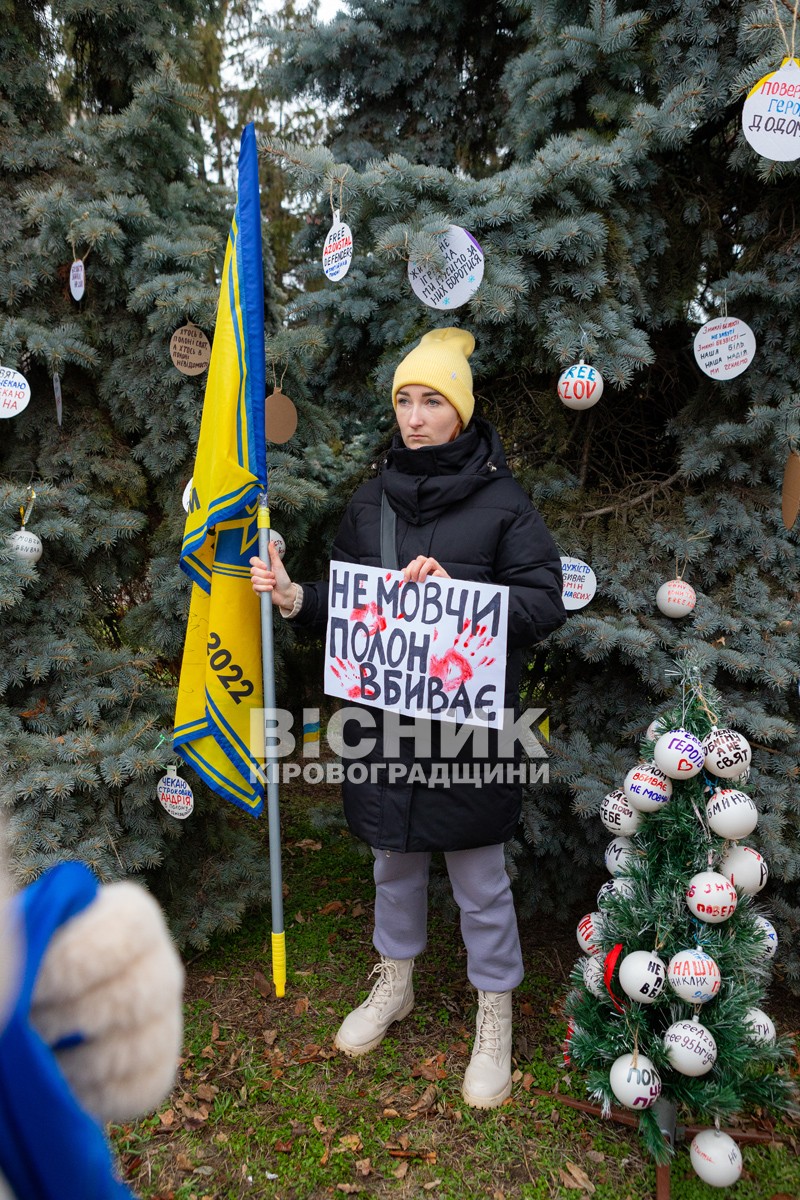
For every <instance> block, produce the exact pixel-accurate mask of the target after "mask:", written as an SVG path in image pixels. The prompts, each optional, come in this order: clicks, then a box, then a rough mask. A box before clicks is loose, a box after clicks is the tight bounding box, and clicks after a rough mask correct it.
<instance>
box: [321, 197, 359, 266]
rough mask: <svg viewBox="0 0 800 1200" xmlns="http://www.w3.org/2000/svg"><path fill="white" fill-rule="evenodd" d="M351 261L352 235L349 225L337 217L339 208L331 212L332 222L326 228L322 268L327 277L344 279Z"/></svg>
mask: <svg viewBox="0 0 800 1200" xmlns="http://www.w3.org/2000/svg"><path fill="white" fill-rule="evenodd" d="M352 261H353V235H352V233H351V232H350V226H349V225H348V224H346V222H345V221H342V220H341V219H340V217H339V209H338V208H337V209H335V211H334V214H333V224H332V225H331V227H330V229H329V230H328V236H327V237H326V238H325V245H324V246H323V247H322V269H323V271H324V272H325V274H326V276H327V277H328V279H332V280H334V281H335V280H337V279H344V277H345V275H346V274H347V272H348V271H349V270H350V263H351V262H352Z"/></svg>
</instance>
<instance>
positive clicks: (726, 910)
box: [686, 871, 739, 925]
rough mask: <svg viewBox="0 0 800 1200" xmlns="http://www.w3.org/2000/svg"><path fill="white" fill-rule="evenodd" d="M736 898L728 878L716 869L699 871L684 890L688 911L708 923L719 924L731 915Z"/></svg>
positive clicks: (734, 910)
mask: <svg viewBox="0 0 800 1200" xmlns="http://www.w3.org/2000/svg"><path fill="white" fill-rule="evenodd" d="M738 899H739V897H738V896H737V895H736V888H735V887H734V886H733V884H732V883H731V881H730V879H728V878H727V876H725V875H720V874H719V873H718V872H717V871H700V872H699V873H698V874H697V875H693V876H692V878H691V879H690V880H689V887H688V889H687V892H686V903H687V905H688V908H689V911H690V912H691V913H692V914H693V915H694V916H695V917H697V918H698V920H700V921H705V922H706V923H707V924H708V925H719V924H720V922H721V921H727V920H728V917H732V916H733V914H734V913H735V912H736V905H737V903H738Z"/></svg>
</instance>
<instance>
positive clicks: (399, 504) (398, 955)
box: [250, 329, 565, 1108]
mask: <svg viewBox="0 0 800 1200" xmlns="http://www.w3.org/2000/svg"><path fill="white" fill-rule="evenodd" d="M474 346H475V341H474V339H473V337H472V335H471V334H469V333H467V332H466V331H465V330H462V329H435V330H432V331H431V332H430V333H427V334H425V336H424V337H423V338H422V340H421V341H420V342H419V344H418V345H417V346H415V347H414V349H413V350H412V351H411V352H410V354H408V355H407V356H406V357H405V358H404V359H403V361H402V362H401V363H400V365H399V366H398V368H397V370H396V372H395V376H394V383H393V387H392V403H393V405H394V409H395V414H396V417H397V424H398V427H399V432H398V433H397V434H396V435H395V438H394V441H393V443H392V447H391V449H390V451H389V453H388V456H387V458H386V460H385V462H384V463H383V466H382V469H381V472H380V475H379V476H378V477H377V478H375V479H372V480H370V481H369V482H368V483H365V484H363V485H362V486H361V487H360V488H359V489H358V491H357V492H356V493H355V495H354V496H353V499H352V500H351V501H350V504H349V505H348V507H347V510H346V511H345V514H344V518H343V520H342V523H341V526H340V527H339V531H338V533H337V535H336V539H335V541H334V546H333V554H332V559H333V561H334V562H338V563H345V564H346V563H356V564H359V565H361V566H372V567H385V568H394V569H399V570H401V571H402V573H403V577H404V580H405V581H406V582H411V581H413V582H415V583H418V584H421V583H424V581H425V580H427V579H443V580H447V579H453V580H464V581H471V582H476V583H483V584H494V585H497V584H502V585H505V587H506V588H507V589H508V592H507V602H508V618H507V630H506V636H507V642H506V645H507V660H506V664H505V665H506V670H505V697H504V703H505V708H506V710H512V711H511V712H509V711H506V718H505V723H504V725H503V730H504V732H505V731H506V730H507V729H508V728H509V727H511V728H512V729H513V727H514V718H515V715H518V711H519V709H518V705H519V677H520V666H521V659H522V652H523V651H524V650H526V649H527V648H529V647H530V646H533V645H535V644H536V643H537V642H539V641H541V639H542V638H544V637H546V636H547V634H549V633H551V632H552V631H553V630H554V629H557V628H558V626H559V625H561V624H562V623H563V621H564V620H565V613H564V607H563V604H562V602H561V562H560V558H559V554H558V551H557V549H556V546H555V543H554V542H553V539H552V538H551V536H550V534H549V533H548V531H547V529H546V528H545V525H544V522H543V521H542V519H541V517H540V516H539V514H538V513H537V512H536V510H535V509H534V508H533V507H532V506H531V503H530V500H529V499H528V497H527V495H526V494H525V492H524V491H523V490H522V488H521V487H520V486H519V485H518V484H517V483H516V482H515V481H514V479H513V478H512V475H511V471H510V470H509V468H508V466H507V464H506V460H505V455H504V453H503V448H502V445H501V443H500V439H499V437H498V434H497V431H496V430H495V429H494V428H493V427H492V426H491V425H490V424H489V423H488V422H487V421H484V420H482V419H480V418H477V417H474V416H473V409H474V399H473V394H472V373H471V370H470V366H469V361H468V359H469V356H470V354H471V353H472V351H473V349H474ZM270 557H271V562H270V565H269V567H268V566H267V565H266V564H265V563H263V562H262V561H261V560H260V559H258V558H253V559H251V560H250V561H251V573H252V578H253V587H254V588H255V590H256V591H257V592H264V591H271V592H272V602H273V604H274V605H276V606H277V607H278V608H279V609H280V611H281V614H282V615H283V616H285V617H287V618H289V619H291V620H293V621H296V622H297V624H298V625H304V626H320V625H324V624H325V622H326V619H327V615H328V583H304V584H302V585H300V584H297V583H294V582H293V581H292V580H291V579H290V578H289V575H288V573H287V571H286V569H285V567H284V566H283V563H282V562H281V560H280V558H279V556H278V553H277V550H275V549H273V548H272V546H270ZM386 578H387V579H389V578H390V577H389V576H388V575H387V576H386ZM380 615H381V614H377V617H380ZM464 629H465V630H466V632H467V635H469V632H470V631H469V630H468V628H467V624H466V623H465V626H464ZM451 653H452V651H451ZM487 653H488V651H487ZM461 661H462V662H464V663H466V658H464V657H463V656H462V660H461ZM468 669H469V667H468V666H466V665H465V667H464V670H465V671H466V670H468ZM360 695H361V696H363V697H365V698H368V697H369V696H370V695H371V693H370V691H369V689H368V688H367V687H365V685H364V683H363V672H362V683H361V691H360ZM514 710H516V713H515V712H514ZM345 711H346V713H350V714H352V718H351V719H350V720H348V722H347V724H346V725H345V726H344V733H343V738H344V741H345V743H346V745H347V747H348V748H349V749H350V748H351V747H352V748H353V749H350V756H351V757H353V758H356V757H358V758H360V761H361V763H363V764H364V765H365V766H366V768H367V771H366V775H367V778H366V779H364V780H363V782H356V781H355V780H354V779H352V778H350V777H349V774H350V773H349V772H346V779H345V783H344V785H343V786H344V804H345V814H346V816H347V821H348V824H349V826H350V829H351V830H352V832H353V833H355V834H356V835H357V836H358V837H360V838H363V839H364V840H365V841H366V842H367V843H368V844H369V845H370V846H371V847H372V849H373V854H374V856H375V888H376V892H375V933H374V938H373V941H374V944H375V947H376V949H377V950H378V952H379V954H380V956H381V958H380V962H379V964H378V965H377V966H376V967H375V969H374V973H376V974H377V975H378V980H377V983H376V984H375V986H374V987H373V989H372V991H371V992H370V994H369V996H368V997H367V999H366V1000H365V1001H364V1003H363V1004H361V1005H360V1006H359V1007H358V1008H356V1009H354V1011H353V1012H351V1013H350V1014H349V1015H348V1016H347V1017H346V1018H345V1020H344V1022H343V1024H342V1026H341V1027H340V1029H339V1031H338V1033H337V1035H336V1044H337V1046H338V1047H339V1049H340V1050H342V1051H343V1052H344V1053H345V1054H349V1055H351V1056H355V1055H360V1054H365V1053H366V1052H367V1051H369V1050H372V1049H374V1047H375V1046H377V1045H378V1044H379V1043H380V1042H381V1041H382V1040H383V1037H384V1035H385V1033H386V1031H387V1029H388V1028H389V1026H390V1025H391V1024H392V1022H393V1021H399V1020H401V1019H402V1018H403V1017H405V1016H407V1015H408V1013H410V1012H411V1009H412V1008H413V1006H414V992H413V987H412V971H413V966H414V959H415V958H416V957H417V956H418V955H419V954H421V953H422V951H423V950H424V948H425V944H426V940H427V892H428V871H429V866H430V857H431V852H432V851H443V852H444V855H445V861H446V864H447V870H448V874H449V877H450V882H451V886H452V888H453V895H454V897H455V899H456V901H457V903H458V905H459V908H460V910H461V932H462V936H463V939H464V944H465V946H466V949H467V973H468V975H469V979H470V981H471V983H472V984H473V985H474V986H475V987H476V988H477V989H478V1017H477V1025H476V1038H475V1044H474V1048H473V1053H472V1059H471V1061H470V1064H469V1067H468V1068H467V1072H466V1075H465V1078H464V1086H463V1095H464V1098H465V1100H466V1101H467V1103H468V1104H471V1105H473V1106H474V1107H476V1108H493V1107H495V1106H496V1105H498V1104H501V1103H502V1102H503V1100H504V1099H505V1098H506V1096H508V1095H509V1093H510V1091H511V994H512V990H513V989H514V988H515V987H517V985H518V984H519V983H520V982H521V980H522V977H523V967H522V956H521V953H520V945H519V935H518V932H517V921H516V914H515V912H514V904H513V900H512V896H511V889H510V884H509V879H508V875H507V874H506V870H505V861H504V853H503V843H504V842H506V841H508V840H509V838H511V837H512V835H513V834H514V831H515V829H516V827H517V823H518V821H519V815H520V808H521V803H522V787H521V783H520V779H521V777H522V775H521V770H520V768H519V766H518V763H519V758H520V755H519V752H518V750H511V751H509V750H508V748H507V747H506V750H505V753H506V757H505V758H503V752H504V751H503V745H502V743H501V742H500V741H499V740H498V734H497V732H496V729H494V728H492V729H488V730H487V729H486V728H481V729H474V728H473V729H471V730H468V731H466V730H465V729H464V728H463V727H462V728H461V729H460V730H459V731H458V732H459V735H461V734H463V733H465V732H469V733H470V734H473V733H474V735H475V736H474V738H473V737H472V736H469V737H467V738H466V740H465V741H463V742H462V741H461V740H460V736H459V739H454V738H453V736H452V734H453V726H452V724H451V725H449V726H447V727H445V726H444V725H443V723H442V722H441V721H437V720H433V721H430V720H427V719H425V720H416V721H414V722H411V721H409V722H408V724H407V726H406V727H402V728H401V732H400V736H399V737H398V736H397V734H396V731H395V736H394V737H393V739H390V737H389V736H388V731H389V718H388V714H387V715H386V720H385V722H384V717H385V714H384V712H383V710H382V709H381V708H379V707H375V706H374V705H373V706H370V707H369V708H361V707H360V706H359V707H355V706H354V707H353V709H349V710H345ZM362 714H363V720H358V721H357V720H356V719H354V718H356V717H359V718H360V717H361V716H362ZM391 715H392V716H393V717H394V718H395V720H396V714H391ZM384 724H385V725H386V730H387V738H386V744H384V738H383V734H384ZM523 724H524V723H523ZM357 725H360V726H361V727H362V728H363V732H364V741H363V745H364V746H366V747H367V749H366V751H365V753H364V754H363V755H359V754H358V751H357V750H355V747H357V746H358V744H359V743H358V737H357V736H355V735H354V734H353V727H354V726H357ZM390 740H391V741H393V743H394V744H393V745H390ZM512 741H513V737H512ZM456 742H458V746H457V747H456V749H455V750H453V747H454V745H455V743H456ZM420 747H422V748H420ZM354 750H355V752H354ZM390 750H391V752H392V757H391V758H390V757H389V751H390ZM349 765H350V764H348V766H349ZM387 767H391V768H392V769H391V770H387ZM370 768H375V769H374V770H370ZM354 774H357V777H358V779H361V777H362V776H363V775H364V774H365V772H364V771H363V769H362V770H361V771H359V772H357V773H354Z"/></svg>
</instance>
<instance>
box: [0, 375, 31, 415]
mask: <svg viewBox="0 0 800 1200" xmlns="http://www.w3.org/2000/svg"><path fill="white" fill-rule="evenodd" d="M30 398H31V386H30V384H29V383H28V381H27V379H26V378H25V376H24V375H21V374H20V373H19V371H12V369H11V367H0V417H16V416H17V414H18V413H21V412H22V410H23V408H27V407H28V402H29V400H30Z"/></svg>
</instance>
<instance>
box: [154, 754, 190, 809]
mask: <svg viewBox="0 0 800 1200" xmlns="http://www.w3.org/2000/svg"><path fill="white" fill-rule="evenodd" d="M156 792H157V793H158V799H159V801H160V802H161V807H162V808H163V809H165V811H166V812H168V813H169V815H170V816H171V817H175V818H176V820H178V821H185V820H186V818H187V817H190V816H191V815H192V813H193V812H194V796H193V794H192V789H191V787H190V786H189V784H188V783H187V782H186V780H185V779H181V777H180V775H179V774H178V772H177V769H176V768H175V767H167V773H166V775H164V776H162V778H161V779H159V781H158V787H157V788H156Z"/></svg>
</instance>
